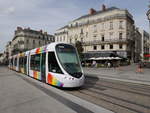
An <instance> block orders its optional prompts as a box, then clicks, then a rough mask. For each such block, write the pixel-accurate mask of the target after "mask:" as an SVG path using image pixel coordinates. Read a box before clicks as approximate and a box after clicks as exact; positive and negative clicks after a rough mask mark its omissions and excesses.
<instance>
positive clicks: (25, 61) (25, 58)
mask: <svg viewBox="0 0 150 113" xmlns="http://www.w3.org/2000/svg"><path fill="white" fill-rule="evenodd" d="M24 73H25V74H27V56H25V57H24Z"/></svg>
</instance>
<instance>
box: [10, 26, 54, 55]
mask: <svg viewBox="0 0 150 113" xmlns="http://www.w3.org/2000/svg"><path fill="white" fill-rule="evenodd" d="M54 41H55V39H54V36H53V35H49V34H47V32H43V31H42V30H40V31H36V30H32V29H30V28H27V29H26V28H24V29H23V28H21V27H17V30H15V34H14V38H13V39H12V42H11V46H12V53H13V54H16V53H18V52H23V51H27V50H30V49H33V48H37V47H40V46H43V45H46V44H49V43H51V42H54Z"/></svg>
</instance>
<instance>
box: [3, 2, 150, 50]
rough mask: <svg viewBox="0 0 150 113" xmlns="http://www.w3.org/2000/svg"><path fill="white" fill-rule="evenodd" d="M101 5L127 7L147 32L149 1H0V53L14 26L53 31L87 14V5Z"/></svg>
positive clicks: (94, 6) (95, 6)
mask: <svg viewBox="0 0 150 113" xmlns="http://www.w3.org/2000/svg"><path fill="white" fill-rule="evenodd" d="M102 4H105V5H106V7H111V6H115V7H118V8H121V9H128V11H129V12H130V13H131V14H132V15H133V17H134V20H135V25H136V26H137V27H139V28H140V29H144V30H146V31H148V32H149V23H148V20H147V17H146V12H147V10H148V4H149V0H0V52H3V50H4V47H5V45H6V43H7V42H8V41H9V40H11V39H12V38H13V35H14V30H15V29H16V27H17V26H21V27H26V28H27V27H30V28H32V29H35V30H40V29H43V30H44V31H47V32H48V33H50V34H53V33H54V32H55V30H56V29H58V28H60V27H63V26H64V25H66V24H67V23H68V22H69V21H71V20H73V19H76V18H78V17H80V16H82V15H85V14H87V13H88V11H89V9H90V8H94V9H96V10H100V9H101V5H102Z"/></svg>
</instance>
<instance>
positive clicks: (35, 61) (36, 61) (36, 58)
mask: <svg viewBox="0 0 150 113" xmlns="http://www.w3.org/2000/svg"><path fill="white" fill-rule="evenodd" d="M30 67H31V70H36V71H40V54H37V55H31V62H30Z"/></svg>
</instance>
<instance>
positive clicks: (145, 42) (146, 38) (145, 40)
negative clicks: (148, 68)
mask: <svg viewBox="0 0 150 113" xmlns="http://www.w3.org/2000/svg"><path fill="white" fill-rule="evenodd" d="M139 31H140V33H141V36H142V37H141V59H142V60H149V58H148V57H147V58H146V57H144V55H146V54H150V35H149V33H148V32H146V31H144V30H139Z"/></svg>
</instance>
